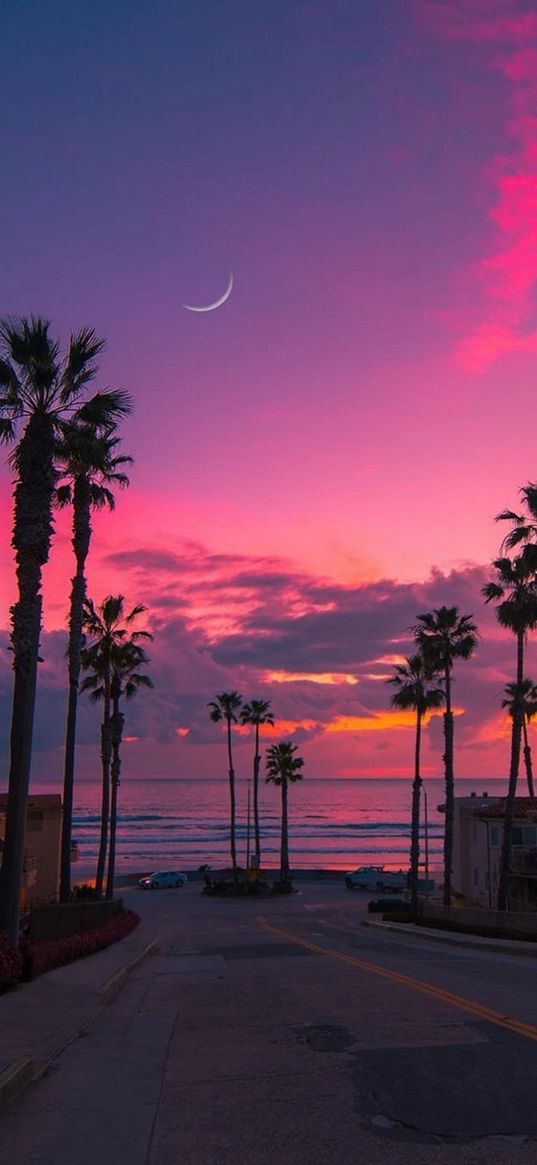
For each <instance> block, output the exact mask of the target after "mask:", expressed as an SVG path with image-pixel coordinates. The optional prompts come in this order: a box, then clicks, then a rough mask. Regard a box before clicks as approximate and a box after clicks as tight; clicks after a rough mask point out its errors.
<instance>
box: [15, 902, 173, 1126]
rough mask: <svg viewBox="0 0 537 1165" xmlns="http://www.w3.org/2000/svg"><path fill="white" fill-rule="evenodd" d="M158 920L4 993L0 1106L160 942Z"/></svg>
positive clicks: (80, 1028)
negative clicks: (157, 933) (104, 947)
mask: <svg viewBox="0 0 537 1165" xmlns="http://www.w3.org/2000/svg"><path fill="white" fill-rule="evenodd" d="M155 929H156V928H155V925H154V924H153V925H151V923H150V922H144V920H143V919H142V921H141V922H140V924H139V925H138V926H137V927H136V930H134V931H132V933H131V934H129V935H127V937H126V938H124V939H121V941H120V942H117V943H113V944H112V946H110V947H107V948H106V949H105V950H103V951H98V952H97V953H96V954H95V955H89V956H88V957H87V958H85V959H78V960H77V961H76V962H74V963H70V964H68V966H66V967H58V968H57V970H55V971H49V972H47V974H45V975H40V976H39V978H37V979H35V980H33V981H32V982H30V983H25V984H23V986H22V987H18V988H16V989H15V990H14V991H10V992H8V993H7V994H5V995H1V996H0V1111H1V1110H2V1109H3V1108H6V1107H7V1106H8V1105H9V1104H11V1103H12V1101H14V1100H15V1099H17V1097H19V1096H20V1095H21V1094H22V1093H23V1092H24V1091H25V1089H26V1088H27V1087H28V1086H29V1084H31V1082H32V1080H36V1079H37V1078H38V1077H39V1076H41V1075H42V1074H43V1072H45V1071H46V1069H47V1068H48V1066H49V1064H51V1062H52V1061H53V1060H55V1059H56V1057H57V1056H58V1055H59V1054H60V1052H62V1051H63V1049H64V1048H65V1047H67V1045H68V1044H70V1043H73V1041H74V1040H76V1039H77V1038H78V1036H79V1034H80V1032H81V1031H83V1030H84V1028H86V1027H87V1026H88V1025H89V1024H90V1023H91V1021H92V1020H93V1019H94V1018H95V1016H96V1015H98V1013H99V1012H100V1011H101V1010H102V1008H103V1007H106V1004H107V1003H109V1002H110V1000H111V999H113V998H114V996H115V995H116V994H117V992H118V991H120V990H121V987H122V986H123V984H124V983H125V981H126V979H127V977H128V975H129V973H130V971H131V970H133V969H134V967H136V966H137V965H138V964H139V963H140V962H141V961H142V959H144V958H146V957H147V956H148V955H150V954H153V953H154V952H155V951H156V949H157V946H158V935H156V934H155Z"/></svg>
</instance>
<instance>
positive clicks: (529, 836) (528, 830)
mask: <svg viewBox="0 0 537 1165" xmlns="http://www.w3.org/2000/svg"><path fill="white" fill-rule="evenodd" d="M522 834H523V837H524V845H535V826H534V825H525V826H524V828H523V830H522Z"/></svg>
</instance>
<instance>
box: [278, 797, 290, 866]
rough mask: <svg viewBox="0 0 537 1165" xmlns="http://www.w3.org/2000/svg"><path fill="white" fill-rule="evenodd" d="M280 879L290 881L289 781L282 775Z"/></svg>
mask: <svg viewBox="0 0 537 1165" xmlns="http://www.w3.org/2000/svg"><path fill="white" fill-rule="evenodd" d="M280 879H281V881H282V882H287V881H289V821H288V814H287V781H286V780H285V777H282V838H281V847H280Z"/></svg>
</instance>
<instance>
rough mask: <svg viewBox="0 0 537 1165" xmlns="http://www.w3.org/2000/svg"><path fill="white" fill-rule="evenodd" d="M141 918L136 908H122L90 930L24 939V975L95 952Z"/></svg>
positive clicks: (122, 936) (49, 969) (120, 935)
mask: <svg viewBox="0 0 537 1165" xmlns="http://www.w3.org/2000/svg"><path fill="white" fill-rule="evenodd" d="M139 921H140V916H139V915H138V914H135V913H134V911H133V910H122V911H121V912H120V913H119V914H116V915H115V916H114V918H109V919H108V921H107V922H103V923H101V924H100V925H99V926H94V927H92V928H91V930H82V931H79V932H78V933H77V934H71V935H68V937H67V938H59V939H51V940H48V941H44V942H34V943H31V942H28V940H24V941H23V943H21V949H22V954H23V959H24V978H25V979H34V978H35V977H36V975H42V974H43V973H44V972H45V971H52V970H53V969H54V968H55V967H64V966H65V965H66V963H72V962H73V961H74V960H75V959H81V958H84V957H85V956H86V955H93V954H95V952H96V951H101V950H103V948H104V947H108V946H110V944H111V943H115V942H118V940H119V939H122V938H125V936H126V935H128V934H130V933H131V931H132V930H134V928H135V927H136V926H138V923H139Z"/></svg>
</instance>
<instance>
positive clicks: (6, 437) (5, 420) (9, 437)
mask: <svg viewBox="0 0 537 1165" xmlns="http://www.w3.org/2000/svg"><path fill="white" fill-rule="evenodd" d="M16 435H17V434H16V430H15V425H14V423H13V421H12V420H11V419H10V418H9V417H0V445H10V444H11V442H12V441H14V440H15V437H16Z"/></svg>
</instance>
